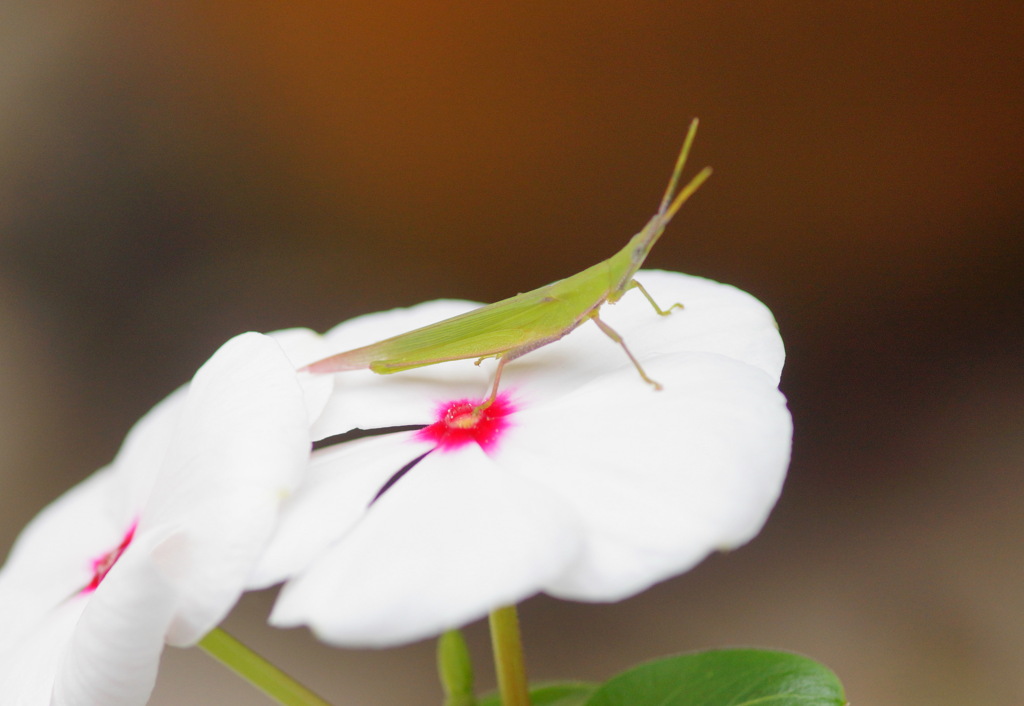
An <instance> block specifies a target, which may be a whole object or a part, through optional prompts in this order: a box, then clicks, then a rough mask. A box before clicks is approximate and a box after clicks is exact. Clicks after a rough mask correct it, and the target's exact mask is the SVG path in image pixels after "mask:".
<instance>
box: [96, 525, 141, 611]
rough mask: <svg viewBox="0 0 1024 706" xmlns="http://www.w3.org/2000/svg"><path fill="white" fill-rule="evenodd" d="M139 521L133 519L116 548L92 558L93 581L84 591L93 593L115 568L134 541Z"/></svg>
mask: <svg viewBox="0 0 1024 706" xmlns="http://www.w3.org/2000/svg"><path fill="white" fill-rule="evenodd" d="M138 524H139V521H138V520H133V521H132V524H131V526H130V527H128V531H127V532H125V535H124V538H123V539H121V543H120V544H119V545H117V547H115V548H114V549H111V550H110V551H109V552H106V553H105V554H101V555H100V556H98V557H96V558H95V559H93V560H92V581H90V582H89V585H88V586H86V587H85V588H83V589H82V593H92V592H93V591H95V590H96V588H97V587H98V586H99V585H100V583H101V582H102V581H103V579H104V578H106V576H107V573H108V572H109V571H110V569H111V568H113V566H114V564H116V563H117V560H118V559H120V558H121V555H122V554H124V550H125V549H127V548H128V545H129V544H131V543H132V537H134V536H135V528H136V527H137V526H138Z"/></svg>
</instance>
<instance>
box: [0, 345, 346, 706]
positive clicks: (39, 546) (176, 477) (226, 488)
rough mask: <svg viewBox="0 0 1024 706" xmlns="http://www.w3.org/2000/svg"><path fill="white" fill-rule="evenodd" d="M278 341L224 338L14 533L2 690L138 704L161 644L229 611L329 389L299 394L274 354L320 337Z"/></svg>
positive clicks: (3, 617)
mask: <svg viewBox="0 0 1024 706" xmlns="http://www.w3.org/2000/svg"><path fill="white" fill-rule="evenodd" d="M278 339H279V342H278V341H275V340H274V339H272V338H270V337H267V336H262V335H260V334H255V333H249V334H243V335H241V336H238V337H236V338H233V339H232V340H230V341H228V342H227V343H226V344H225V345H224V346H223V347H221V349H220V350H219V351H217V353H216V354H215V355H214V356H213V357H212V358H211V359H210V360H209V361H208V362H207V363H206V364H205V365H203V367H202V368H200V370H199V371H198V372H197V373H196V375H195V378H194V379H193V380H192V382H191V384H190V385H187V386H185V387H183V388H182V389H180V390H178V391H177V392H175V393H173V394H172V395H171V396H169V397H168V398H167V399H165V400H164V401H163V402H161V403H160V404H158V405H157V406H156V407H155V408H154V409H153V410H152V411H150V412H149V413H148V414H147V415H146V416H144V417H143V418H142V419H141V420H140V421H139V422H138V423H137V424H136V425H135V427H134V428H133V429H132V430H131V432H130V433H129V434H128V436H127V438H126V439H125V442H124V445H123V446H122V448H121V450H120V452H119V453H118V455H117V458H116V459H115V460H114V462H113V463H112V464H111V465H110V466H108V467H106V468H104V469H102V470H100V471H98V472H96V473H95V474H93V475H92V476H90V477H89V478H87V479H86V480H85V481H83V482H82V483H80V484H79V485H78V486H76V487H74V488H72V489H71V490H69V491H68V492H67V493H65V494H64V495H63V496H62V497H60V498H59V499H57V500H56V501H55V502H53V503H52V504H51V505H50V506H48V507H47V508H46V509H44V510H43V511H42V512H41V513H40V514H39V515H38V516H37V517H36V518H35V519H34V520H33V521H32V522H31V523H30V524H29V525H28V526H27V527H26V528H25V529H24V531H23V532H22V534H21V536H20V537H19V538H18V540H17V542H16V543H15V545H14V547H13V549H12V550H11V553H10V556H9V558H8V561H7V563H6V565H5V566H4V568H3V569H2V571H0V702H2V703H4V704H15V705H18V706H37V705H38V706H42V705H44V704H50V703H54V704H73V705H75V706H80V705H87V704H97V705H99V704H103V705H104V706H119V705H122V704H124V705H129V704H144V703H145V702H146V700H147V699H148V697H149V694H150V692H151V691H152V688H153V683H154V680H155V677H156V671H157V666H158V662H159V658H160V653H161V651H162V650H163V646H164V644H165V643H167V644H171V645H178V646H187V645H192V644H194V643H196V642H197V641H198V640H199V639H200V638H201V637H202V636H203V635H204V634H205V633H206V632H208V631H209V630H210V629H212V628H213V627H215V626H216V625H217V624H218V623H219V622H220V620H221V619H222V618H223V617H224V616H225V615H226V614H227V612H228V611H229V610H230V608H231V607H232V605H233V604H234V603H235V601H236V600H237V598H238V596H239V595H240V594H241V592H242V590H243V588H244V585H245V582H246V580H247V579H248V577H249V574H250V572H251V571H252V567H253V564H254V562H255V560H256V559H257V558H258V556H259V555H260V553H261V552H262V550H263V549H264V546H265V544H266V541H267V538H268V537H269V536H270V533H271V531H272V530H273V527H274V524H275V522H276V521H277V517H278V512H279V508H280V505H281V502H282V501H283V499H284V497H285V496H286V495H287V494H288V493H289V492H290V491H291V490H292V489H294V487H295V486H296V485H297V484H298V482H299V480H300V479H301V477H302V474H303V472H304V471H305V468H306V466H307V464H308V459H309V448H310V431H309V419H311V418H313V417H315V415H316V414H318V413H319V411H320V409H321V408H322V406H323V404H324V402H325V401H326V397H327V394H328V393H329V389H330V384H329V383H328V384H327V385H324V384H322V383H319V382H316V381H312V380H307V381H305V391H304V389H303V386H302V385H300V379H301V377H300V376H299V375H297V374H296V372H295V366H294V365H293V364H292V363H291V362H290V361H289V358H288V357H287V356H286V354H285V352H284V351H283V350H282V347H284V348H285V349H287V350H288V351H289V355H291V356H293V357H295V358H296V359H297V360H296V362H297V363H306V362H309V360H311V359H313V358H315V357H316V356H317V355H320V354H321V352H322V351H321V346H322V345H323V343H322V341H320V339H319V337H318V336H316V335H315V334H313V333H312V332H308V331H290V332H283V333H281V334H279V335H278ZM302 377H305V376H302Z"/></svg>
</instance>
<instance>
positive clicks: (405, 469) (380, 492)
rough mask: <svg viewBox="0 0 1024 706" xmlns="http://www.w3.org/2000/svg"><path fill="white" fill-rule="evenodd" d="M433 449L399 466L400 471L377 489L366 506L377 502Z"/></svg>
mask: <svg viewBox="0 0 1024 706" xmlns="http://www.w3.org/2000/svg"><path fill="white" fill-rule="evenodd" d="M433 450H434V449H429V450H428V451H424V452H423V453H422V454H420V455H419V456H417V457H416V458H414V459H413V460H411V461H409V463H407V464H405V465H404V466H402V467H401V468H399V469H398V471H397V472H396V473H395V474H394V475H393V476H391V477H390V478H388V482H387V483H385V484H384V485H383V486H381V489H380V490H378V491H377V494H376V495H374V496H373V500H371V501H370V504H369V505H367V506H366V507H370V506H372V505H373V504H374V503H375V502H377V500H378V499H379V498H380V496H381V495H383V494H384V492H385V491H386V490H388V489H389V488H390V487H391V486H393V485H394V484H395V483H397V482H398V481H399V480H401V479H402V476H404V475H405V474H406V473H408V472H409V471H411V470H412V469H413V466H415V465H416V464H417V463H419V462H420V461H422V460H423V459H425V458H426V457H427V455H428V454H430V452H431V451H433Z"/></svg>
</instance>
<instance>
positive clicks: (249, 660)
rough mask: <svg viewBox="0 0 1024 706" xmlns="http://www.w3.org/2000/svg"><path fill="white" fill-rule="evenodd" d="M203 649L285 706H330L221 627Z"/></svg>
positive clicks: (204, 641)
mask: <svg viewBox="0 0 1024 706" xmlns="http://www.w3.org/2000/svg"><path fill="white" fill-rule="evenodd" d="M199 647H200V648H202V649H203V650H204V651H205V652H206V653H207V654H208V655H210V656H211V657H213V658H214V659H216V660H218V661H220V662H221V663H222V664H224V666H226V667H228V668H229V669H231V670H232V671H234V672H235V673H236V674H238V676H240V677H242V678H243V679H245V680H246V681H248V682H249V683H250V684H252V685H253V686H255V687H256V688H257V689H259V690H260V691H262V692H263V693H265V694H266V695H267V696H269V697H270V698H272V699H274V700H275V701H277V703H279V704H283V706H330V704H329V703H328V702H327V701H324V700H323V699H321V698H320V697H319V696H317V695H316V694H314V693H313V692H312V691H310V690H309V689H307V688H306V687H304V686H302V684H299V683H298V682H297V681H295V680H294V679H292V678H291V677H290V676H288V675H287V674H285V673H284V672H282V671H281V670H280V669H278V668H277V667H275V666H274V665H273V664H271V663H270V662H268V661H267V660H265V659H264V658H263V657H260V656H259V655H258V654H256V653H255V652H253V651H252V650H251V649H249V648H248V647H246V646H245V645H243V644H242V643H241V642H239V641H238V640H236V639H235V638H233V637H231V635H228V634H227V633H226V632H224V631H223V630H221V629H220V628H214V629H213V630H211V631H210V632H208V633H207V634H206V636H205V637H204V638H203V639H202V640H200V641H199Z"/></svg>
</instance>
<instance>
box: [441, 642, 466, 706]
mask: <svg viewBox="0 0 1024 706" xmlns="http://www.w3.org/2000/svg"><path fill="white" fill-rule="evenodd" d="M437 671H438V674H439V675H440V677H441V686H442V688H443V689H444V693H445V701H444V704H445V706H474V705H475V704H476V697H474V696H473V662H472V660H471V659H470V656H469V648H467V647H466V640H465V639H464V638H463V637H462V633H461V632H459V631H458V630H449V631H448V632H445V633H443V634H442V635H441V637H439V638H437Z"/></svg>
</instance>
